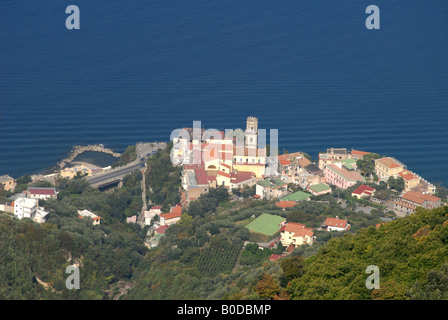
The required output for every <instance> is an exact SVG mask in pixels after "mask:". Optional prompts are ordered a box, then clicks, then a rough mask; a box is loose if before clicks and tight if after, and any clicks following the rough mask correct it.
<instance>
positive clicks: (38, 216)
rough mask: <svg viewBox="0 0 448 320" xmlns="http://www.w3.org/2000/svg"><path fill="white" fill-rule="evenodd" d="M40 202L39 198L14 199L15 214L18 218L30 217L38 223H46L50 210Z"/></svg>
mask: <svg viewBox="0 0 448 320" xmlns="http://www.w3.org/2000/svg"><path fill="white" fill-rule="evenodd" d="M38 204H39V202H38V200H37V199H28V198H18V199H16V200H15V201H14V216H15V217H17V218H18V219H23V218H30V219H33V220H34V221H36V222H38V223H44V222H45V219H46V216H47V215H48V212H46V211H44V208H42V207H39V206H38Z"/></svg>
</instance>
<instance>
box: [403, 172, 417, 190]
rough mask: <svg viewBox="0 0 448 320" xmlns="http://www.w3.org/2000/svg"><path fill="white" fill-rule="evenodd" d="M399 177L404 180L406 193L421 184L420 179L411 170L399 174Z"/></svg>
mask: <svg viewBox="0 0 448 320" xmlns="http://www.w3.org/2000/svg"><path fill="white" fill-rule="evenodd" d="M398 176H399V177H402V178H403V180H404V189H405V191H410V190H412V189H414V188H417V187H418V186H419V184H420V177H419V176H417V175H416V174H414V173H412V172H411V171H409V170H403V171H401V172H399V173H398Z"/></svg>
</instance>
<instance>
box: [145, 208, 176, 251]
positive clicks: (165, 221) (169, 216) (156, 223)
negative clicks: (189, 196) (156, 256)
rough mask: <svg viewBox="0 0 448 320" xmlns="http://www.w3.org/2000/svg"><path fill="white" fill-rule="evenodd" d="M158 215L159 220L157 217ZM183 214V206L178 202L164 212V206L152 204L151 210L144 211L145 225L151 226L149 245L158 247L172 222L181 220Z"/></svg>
mask: <svg viewBox="0 0 448 320" xmlns="http://www.w3.org/2000/svg"><path fill="white" fill-rule="evenodd" d="M156 216H157V217H158V220H157V219H155V218H156ZM181 216H182V206H181V205H180V204H177V205H176V206H173V207H171V208H170V211H169V212H166V213H162V206H152V207H151V208H150V209H149V210H147V211H145V212H144V225H145V226H150V229H149V230H148V234H149V235H150V238H149V241H148V245H149V246H150V247H156V246H157V245H158V243H159V241H160V238H162V237H163V236H164V235H165V230H166V229H167V228H168V227H169V226H170V225H172V224H176V223H178V222H179V220H180V217H181Z"/></svg>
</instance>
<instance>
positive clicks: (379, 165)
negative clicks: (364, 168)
mask: <svg viewBox="0 0 448 320" xmlns="http://www.w3.org/2000/svg"><path fill="white" fill-rule="evenodd" d="M404 169H406V166H405V165H404V164H403V163H401V162H400V161H398V160H397V159H395V158H393V157H385V158H381V159H375V174H376V175H377V177H378V178H379V179H380V180H382V181H387V180H388V179H389V178H390V177H394V178H397V177H398V174H399V173H400V172H402V171H403V170H404Z"/></svg>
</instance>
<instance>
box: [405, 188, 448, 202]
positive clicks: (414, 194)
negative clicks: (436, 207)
mask: <svg viewBox="0 0 448 320" xmlns="http://www.w3.org/2000/svg"><path fill="white" fill-rule="evenodd" d="M401 199H404V200H408V201H411V202H414V203H418V204H422V203H423V202H425V201H430V202H437V201H439V200H441V199H440V198H438V197H435V196H432V195H430V194H425V193H422V192H420V191H408V192H406V193H405V194H403V195H402V196H401Z"/></svg>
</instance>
